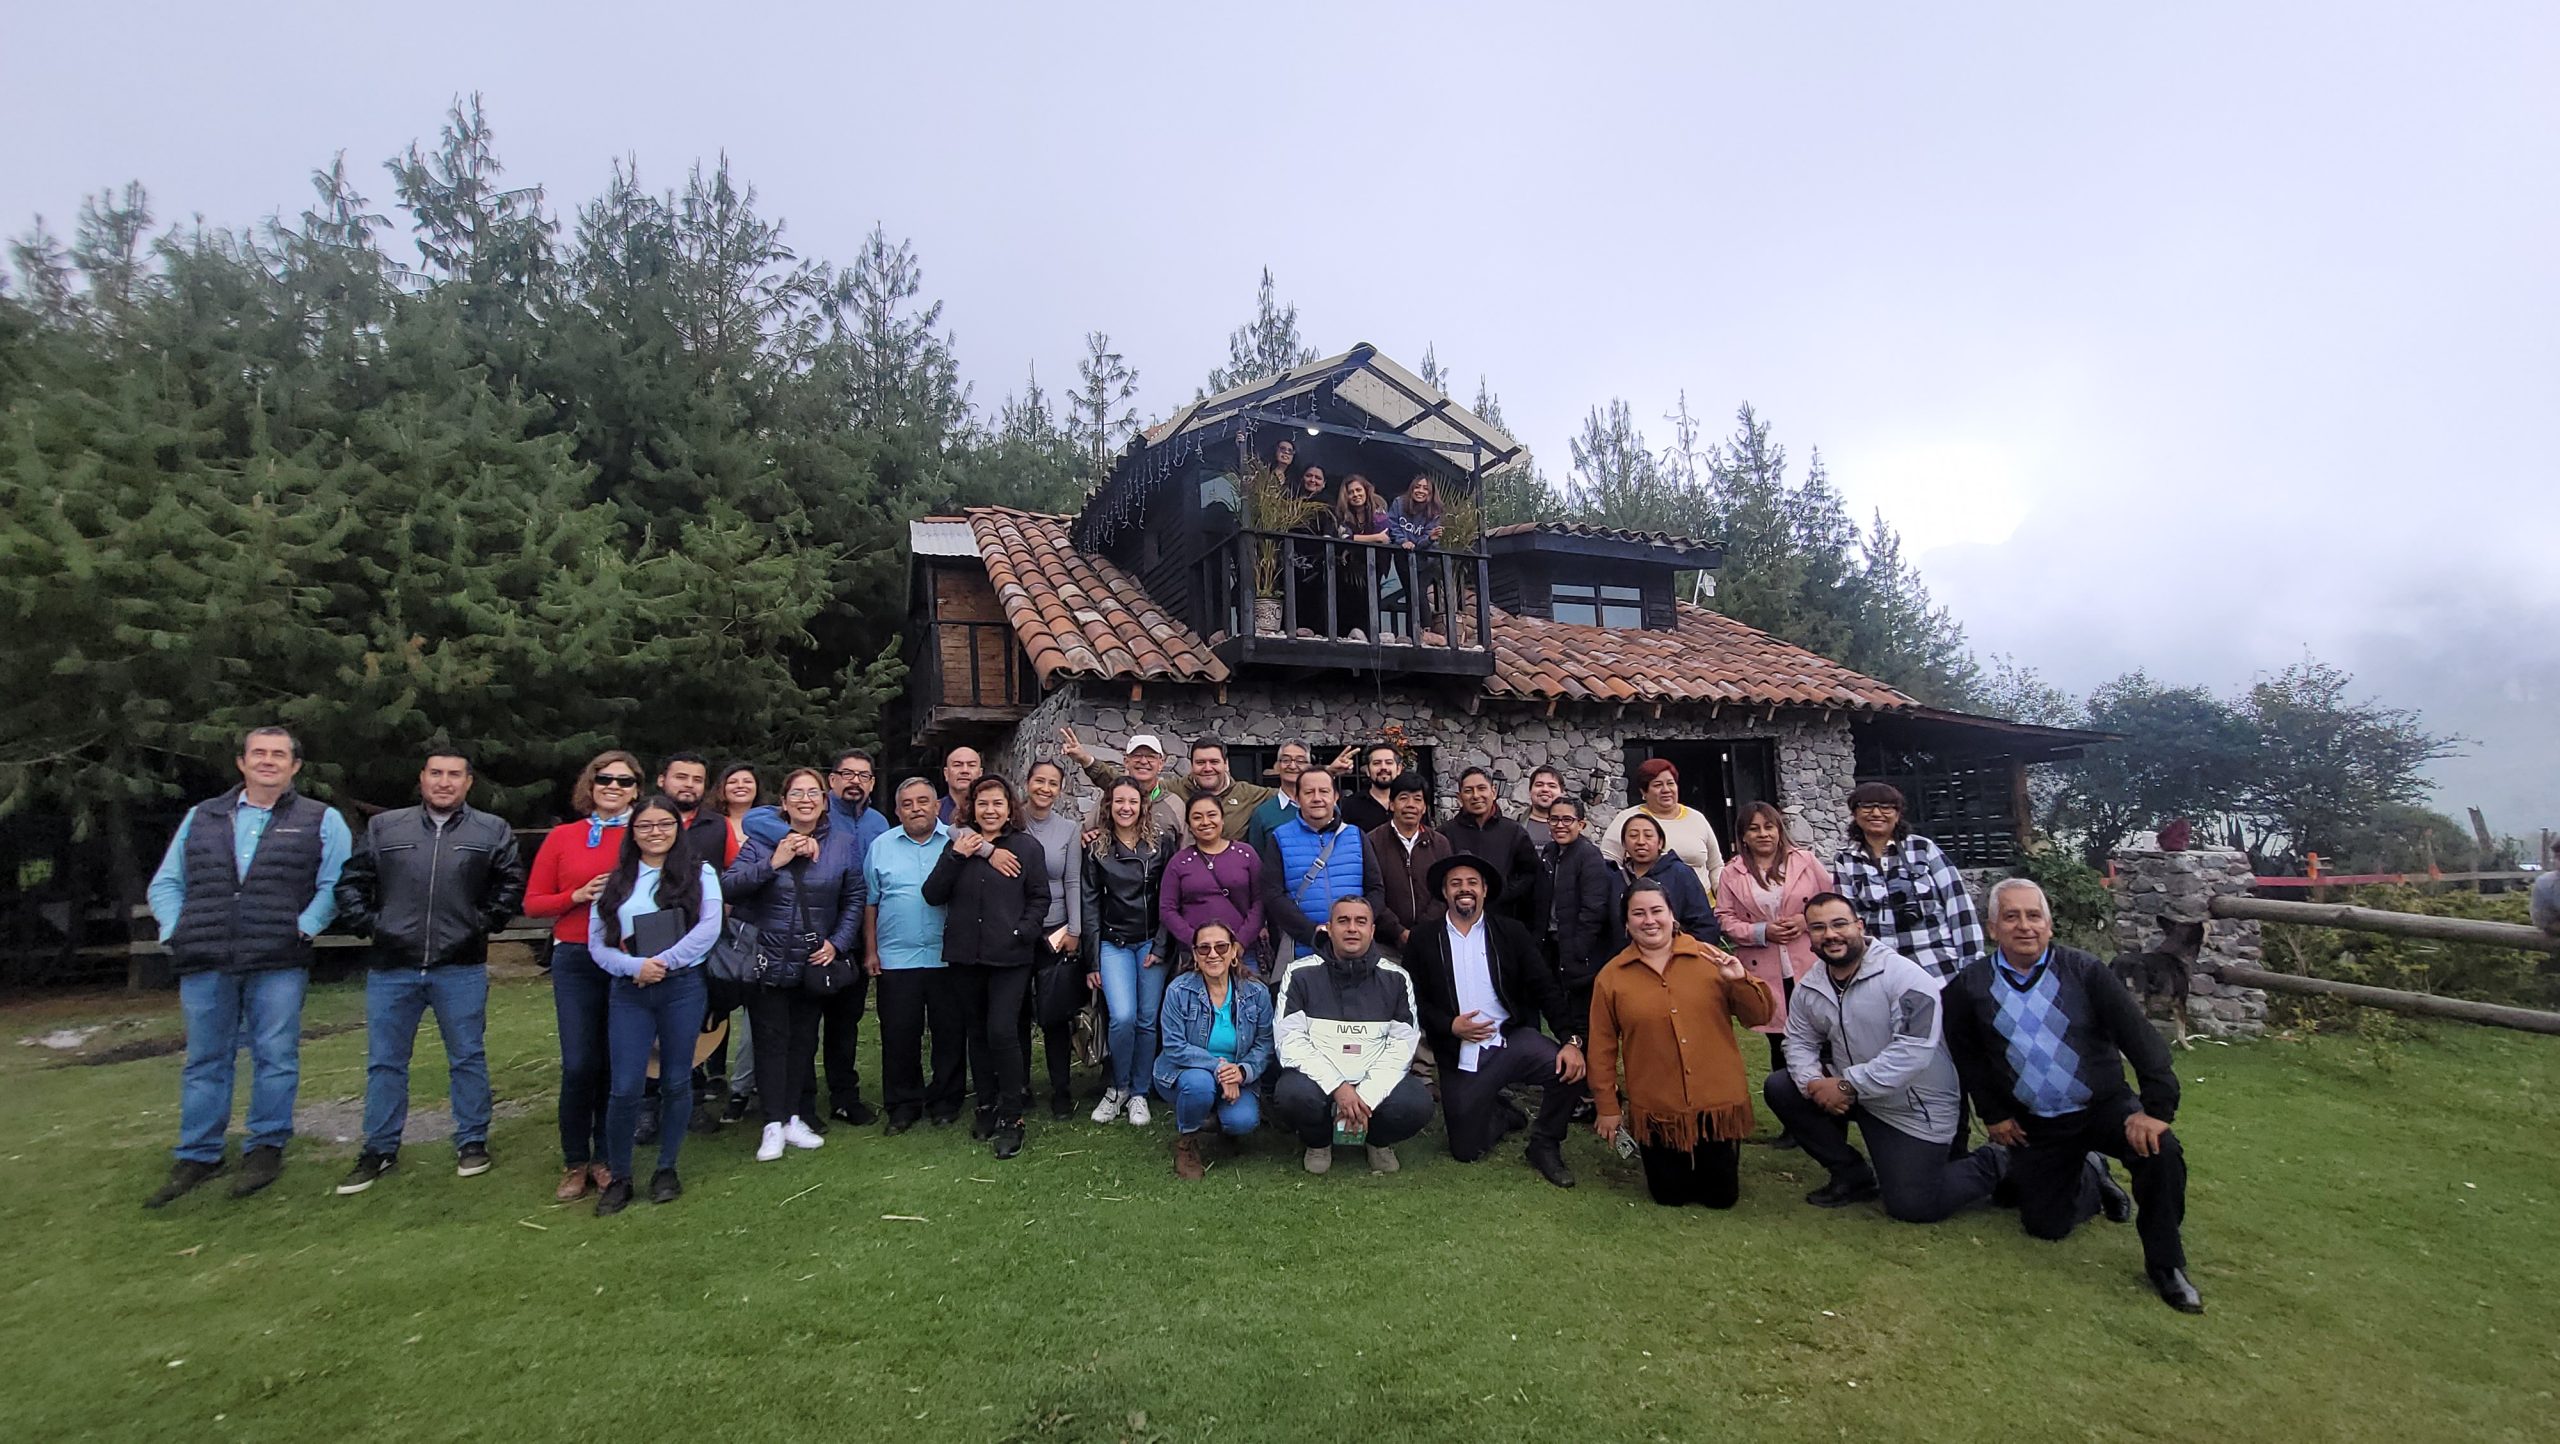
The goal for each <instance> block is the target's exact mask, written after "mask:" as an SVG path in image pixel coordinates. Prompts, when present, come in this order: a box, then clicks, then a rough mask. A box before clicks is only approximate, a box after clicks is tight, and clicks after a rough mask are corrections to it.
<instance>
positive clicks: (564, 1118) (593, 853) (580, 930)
mask: <svg viewBox="0 0 2560 1444" xmlns="http://www.w3.org/2000/svg"><path fill="white" fill-rule="evenodd" d="M640 781H641V772H640V759H639V758H637V757H634V756H632V755H631V754H630V753H628V752H624V751H621V750H619V749H616V750H614V751H610V752H599V753H597V754H596V756H595V758H594V760H593V761H590V762H589V763H588V764H587V765H586V768H585V770H583V771H581V772H580V773H579V774H578V782H577V785H576V786H575V787H573V788H571V789H570V791H569V805H570V807H571V808H572V809H573V810H574V811H575V812H576V813H577V814H578V815H579V816H580V817H582V818H584V819H585V820H584V821H582V822H564V823H562V824H561V825H560V826H558V827H555V828H553V829H551V834H550V835H549V836H548V837H545V838H544V839H542V850H541V851H539V852H537V853H535V854H534V856H533V872H532V874H531V875H530V876H529V877H527V878H526V880H525V890H524V911H525V915H526V916H527V917H537V918H558V919H559V921H558V922H556V923H553V924H552V925H551V1004H552V1008H553V1011H554V1012H555V1013H557V1015H558V1016H559V1019H560V1161H561V1163H562V1165H563V1172H562V1173H561V1175H560V1189H559V1192H557V1193H556V1194H554V1195H553V1197H555V1198H557V1199H559V1200H560V1201H561V1202H563V1203H569V1202H573V1201H575V1200H577V1199H580V1198H583V1197H585V1196H586V1193H587V1191H588V1190H589V1189H590V1188H602V1187H604V1186H605V1185H606V1184H608V1183H610V1182H612V1181H613V1180H612V1178H611V1177H610V1176H609V1174H608V1171H607V1170H606V1168H605V1162H604V1105H605V1092H606V1089H605V1083H606V1076H605V1008H606V1004H607V1001H608V1000H609V999H610V998H611V997H612V986H611V985H612V981H613V980H612V979H611V978H609V977H607V976H606V975H605V971H604V969H602V968H599V967H597V966H596V962H595V959H594V958H593V957H592V956H590V955H589V953H588V952H587V904H589V903H591V902H594V901H595V899H596V894H598V893H600V892H602V891H604V884H605V877H606V875H607V874H608V873H611V872H612V871H613V867H614V863H615V862H616V861H617V860H619V859H620V858H621V856H622V836H623V830H624V829H625V828H626V827H627V826H628V825H629V824H630V822H631V805H632V803H634V802H636V801H638V800H639V797H640Z"/></svg>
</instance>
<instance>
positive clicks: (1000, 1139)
mask: <svg viewBox="0 0 2560 1444" xmlns="http://www.w3.org/2000/svg"><path fill="white" fill-rule="evenodd" d="M995 1139H996V1157H998V1158H1011V1157H1013V1156H1014V1155H1015V1154H1017V1153H1020V1152H1021V1151H1022V1125H1021V1124H1019V1123H1016V1124H1014V1125H1012V1126H1011V1127H1007V1128H998V1129H996V1130H995Z"/></svg>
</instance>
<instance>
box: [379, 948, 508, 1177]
mask: <svg viewBox="0 0 2560 1444" xmlns="http://www.w3.org/2000/svg"><path fill="white" fill-rule="evenodd" d="M429 1008H433V1009H435V1011H436V1035H437V1036H438V1037H440V1038H442V1039H443V1040H444V1056H445V1070H446V1073H447V1074H448V1075H449V1077H450V1078H451V1080H452V1081H451V1083H450V1085H449V1087H448V1092H449V1094H450V1096H451V1098H452V1100H453V1146H454V1147H455V1148H456V1149H457V1150H459V1149H461V1148H463V1147H465V1146H467V1145H469V1144H473V1143H487V1142H488V1141H489V1052H488V1049H487V1048H486V1047H485V1046H484V1045H483V1039H484V1038H485V1036H486V1034H487V1032H488V1027H489V969H488V968H487V967H486V966H484V965H482V964H479V963H473V964H470V965H468V966H455V967H443V968H424V969H420V968H375V969H374V970H373V971H371V972H370V973H368V974H366V975H365V980H364V1038H365V1068H364V1151H365V1152H367V1153H397V1152H399V1151H400V1134H401V1131H402V1130H403V1129H405V1128H407V1127H408V1125H409V1054H410V1052H411V1051H412V1050H413V1049H415V1048H416V1047H417V1043H418V1019H419V1017H420V1015H422V1014H423V1013H425V1012H426V1010H427V1009H429Z"/></svg>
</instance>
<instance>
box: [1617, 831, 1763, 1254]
mask: <svg viewBox="0 0 2560 1444" xmlns="http://www.w3.org/2000/svg"><path fill="white" fill-rule="evenodd" d="M1626 908H1627V938H1628V946H1627V949H1626V951H1624V952H1622V953H1620V954H1618V955H1617V956H1616V957H1614V958H1611V959H1610V960H1609V961H1608V963H1607V964H1606V965H1605V966H1603V967H1602V968H1601V969H1600V973H1599V976H1598V977H1597V978H1595V979H1593V982H1592V989H1591V1053H1590V1063H1591V1097H1592V1099H1593V1101H1594V1103H1595V1104H1596V1105H1597V1106H1598V1108H1599V1110H1600V1116H1599V1118H1598V1119H1596V1120H1594V1122H1593V1127H1594V1128H1595V1129H1597V1130H1598V1132H1599V1134H1600V1137H1601V1139H1602V1140H1603V1141H1608V1140H1611V1139H1614V1138H1615V1137H1616V1136H1617V1132H1618V1124H1619V1113H1618V1092H1619V1089H1620V1086H1621V1084H1622V1083H1623V1086H1624V1088H1625V1090H1626V1106H1627V1112H1628V1115H1629V1116H1628V1117H1627V1119H1626V1123H1627V1129H1628V1131H1629V1132H1630V1133H1633V1134H1634V1135H1635V1141H1636V1149H1637V1151H1638V1152H1639V1153H1640V1154H1641V1155H1642V1156H1643V1158H1644V1183H1645V1188H1646V1189H1647V1190H1648V1191H1649V1192H1651V1193H1652V1194H1653V1201H1654V1202H1656V1203H1661V1204H1671V1205H1675V1206H1676V1205H1679V1204H1683V1203H1702V1204H1705V1205H1706V1206H1707V1207H1709V1208H1731V1207H1733V1205H1734V1200H1736V1199H1737V1198H1739V1197H1740V1196H1741V1187H1742V1186H1741V1179H1740V1175H1739V1167H1740V1163H1741V1158H1742V1147H1741V1144H1742V1140H1743V1139H1744V1138H1746V1137H1748V1136H1749V1135H1750V1133H1751V1090H1750V1088H1749V1086H1748V1085H1747V1084H1746V1083H1745V1082H1744V1080H1743V1076H1742V1050H1741V1049H1740V1048H1739V1047H1737V1046H1736V1045H1735V1043H1734V1041H1733V1029H1732V1027H1731V1026H1730V1025H1728V1024H1727V1023H1726V1021H1725V1020H1726V1019H1727V1018H1728V1017H1730V1018H1735V1019H1739V1020H1740V1021H1741V1023H1742V1025H1743V1026H1744V1027H1746V1028H1756V1027H1758V1026H1760V1025H1761V1024H1762V1023H1765V1022H1767V1021H1769V1014H1770V1013H1771V1012H1772V1011H1773V1010H1774V1009H1775V1008H1776V1006H1777V1004H1776V1001H1775V1000H1774V999H1772V998H1771V997H1770V995H1769V985H1768V984H1767V983H1764V982H1762V981H1760V980H1759V979H1758V978H1755V977H1753V976H1751V974H1750V973H1749V972H1748V971H1746V970H1745V969H1744V968H1743V966H1742V962H1741V960H1740V959H1738V958H1736V957H1734V956H1733V955H1732V954H1731V953H1728V952H1726V951H1724V950H1723V949H1721V948H1714V947H1709V946H1708V945H1707V944H1705V943H1702V942H1700V941H1698V940H1697V939H1696V938H1693V937H1689V936H1687V935H1686V934H1684V933H1682V932H1681V931H1680V926H1679V923H1678V921H1677V920H1675V919H1674V918H1673V917H1672V915H1671V900H1670V898H1669V897H1667V896H1665V895H1664V893H1663V890H1662V885H1661V884H1660V883H1657V882H1654V881H1652V880H1650V879H1645V880H1640V881H1638V882H1636V883H1635V884H1633V885H1632V886H1630V887H1629V888H1628V889H1627V902H1626ZM1683 1017H1686V1018H1687V1019H1688V1021H1687V1022H1685V1023H1684V1022H1682V1021H1680V1020H1681V1019H1682V1018H1683ZM1622 1055H1623V1063H1622V1061H1621V1059H1622Z"/></svg>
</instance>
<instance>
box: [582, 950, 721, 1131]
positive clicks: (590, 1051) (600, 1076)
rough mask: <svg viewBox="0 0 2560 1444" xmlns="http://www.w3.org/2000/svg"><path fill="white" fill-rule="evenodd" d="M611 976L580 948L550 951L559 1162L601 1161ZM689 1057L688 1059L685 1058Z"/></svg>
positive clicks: (606, 1080) (592, 956) (588, 953)
mask: <svg viewBox="0 0 2560 1444" xmlns="http://www.w3.org/2000/svg"><path fill="white" fill-rule="evenodd" d="M612 983H613V976H612V975H611V974H609V973H607V972H606V971H605V970H604V969H602V968H599V967H597V966H596V960H595V955H594V954H592V953H590V952H588V951H587V945H586V944H585V943H558V944H555V945H553V947H552V949H551V1008H552V1012H553V1014H554V1015H555V1016H556V1017H557V1018H558V1019H559V1022H560V1162H561V1164H562V1165H563V1166H565V1167H569V1168H575V1167H577V1166H578V1165H580V1164H582V1163H600V1162H602V1161H603V1160H604V1096H605V1085H606V1083H607V1082H608V1081H609V1080H608V1078H607V1075H606V1071H605V1048H604V1019H605V1005H606V1004H605V1000H606V999H607V998H608V997H609V996H610V995H611V992H610V990H611V986H612ZM688 1056H690V1055H688Z"/></svg>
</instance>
